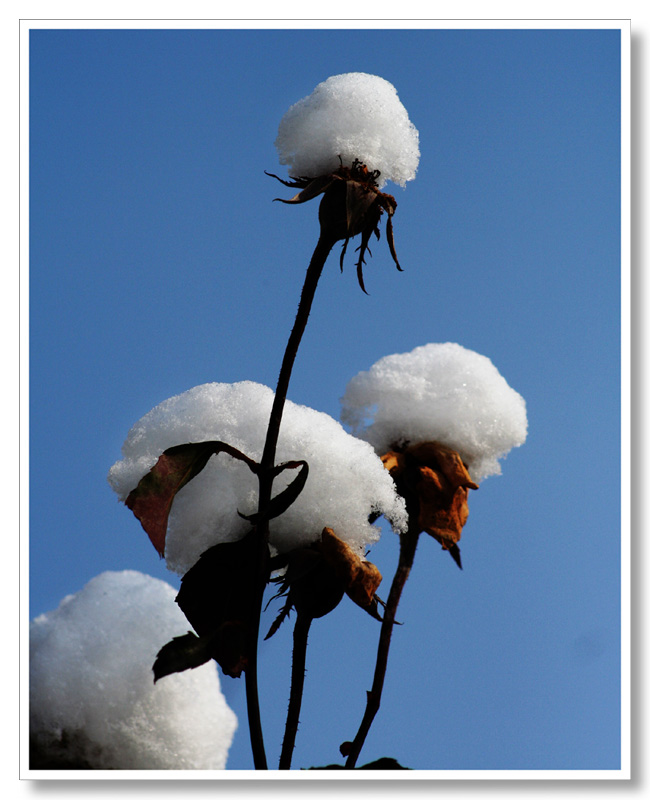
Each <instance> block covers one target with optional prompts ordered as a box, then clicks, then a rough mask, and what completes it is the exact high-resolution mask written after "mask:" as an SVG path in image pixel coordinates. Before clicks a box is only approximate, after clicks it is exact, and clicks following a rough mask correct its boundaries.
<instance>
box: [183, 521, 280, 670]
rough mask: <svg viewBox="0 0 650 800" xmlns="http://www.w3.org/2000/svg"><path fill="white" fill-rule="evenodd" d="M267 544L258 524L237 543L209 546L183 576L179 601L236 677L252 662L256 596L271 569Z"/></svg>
mask: <svg viewBox="0 0 650 800" xmlns="http://www.w3.org/2000/svg"><path fill="white" fill-rule="evenodd" d="M268 560H269V552H268V545H267V544H266V543H265V542H264V541H263V539H262V537H260V536H259V535H258V533H257V531H256V530H255V529H253V530H252V531H250V533H248V534H247V535H246V536H244V537H243V538H242V539H240V540H239V541H236V542H225V543H223V544H217V545H215V546H214V547H211V548H210V549H209V550H206V551H205V553H203V555H202V556H201V558H200V559H199V560H198V561H197V562H196V564H195V565H194V566H193V567H192V569H190V570H189V572H187V573H186V574H185V575H184V577H183V579H182V581H181V588H180V591H179V592H178V595H177V597H176V602H177V603H178V605H179V606H180V608H181V609H182V611H183V613H184V614H185V616H186V617H187V619H188V620H189V622H190V624H191V625H192V627H193V628H194V630H195V631H196V632H197V633H198V634H199V636H200V637H201V639H205V640H206V641H209V644H210V656H211V657H212V658H214V659H215V660H216V661H217V662H218V663H219V665H220V666H221V668H222V670H223V672H224V673H225V674H226V675H230V676H231V677H233V678H237V677H239V676H240V675H241V673H242V671H244V670H245V669H246V666H247V664H248V658H249V653H248V647H249V636H248V634H249V632H250V631H251V630H252V628H251V626H254V625H256V624H257V620H256V601H255V598H256V595H257V591H258V589H259V585H260V582H262V581H264V582H266V579H267V577H268V574H269V564H268Z"/></svg>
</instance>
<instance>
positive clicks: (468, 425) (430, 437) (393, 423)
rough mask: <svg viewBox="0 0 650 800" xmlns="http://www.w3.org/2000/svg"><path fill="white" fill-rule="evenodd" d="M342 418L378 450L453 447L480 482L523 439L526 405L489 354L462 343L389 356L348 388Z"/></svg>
mask: <svg viewBox="0 0 650 800" xmlns="http://www.w3.org/2000/svg"><path fill="white" fill-rule="evenodd" d="M341 404H342V411H341V419H342V420H343V422H344V423H345V424H346V425H349V426H350V427H351V429H352V431H353V433H354V434H355V435H356V436H359V437H360V438H362V439H364V440H366V441H367V442H369V443H370V444H372V446H373V447H374V448H375V449H376V450H377V452H379V453H384V452H386V451H388V450H389V449H390V448H391V446H392V445H393V444H401V443H404V442H412V443H415V442H421V441H438V442H440V443H441V444H446V445H448V446H449V447H453V448H454V449H455V450H457V451H458V452H459V453H460V455H461V457H462V458H463V461H465V463H466V464H467V467H468V469H469V472H470V475H471V476H472V478H473V479H474V480H475V481H480V480H482V479H483V478H486V477H487V476H489V475H498V474H500V472H501V467H500V466H499V461H498V460H499V459H500V458H502V457H503V456H505V455H506V454H507V453H508V452H509V451H510V450H511V449H512V448H513V447H518V446H519V445H521V444H523V443H524V441H525V440H526V434H527V428H528V422H527V418H526V403H525V401H524V399H523V397H521V395H520V394H518V393H517V392H516V391H515V390H514V389H511V388H510V386H508V384H507V383H506V381H505V379H504V378H503V377H502V376H501V374H500V373H499V371H498V370H497V368H496V367H495V366H494V364H493V363H492V362H491V361H490V359H489V358H486V356H482V355H479V354H478V353H475V352H473V351H472V350H467V349H466V348H464V347H462V346H461V345H459V344H453V343H450V342H448V343H446V344H427V345H424V346H423V347H416V348H415V350H413V351H411V352H410V353H402V354H397V355H391V356H386V357H385V358H381V359H380V360H379V361H377V362H376V363H375V364H374V365H373V366H372V367H371V368H370V369H369V370H368V371H367V372H360V373H359V374H358V375H356V376H355V377H354V378H353V379H352V380H351V381H350V382H349V383H348V385H347V387H346V390H345V395H344V397H343V398H342V400H341Z"/></svg>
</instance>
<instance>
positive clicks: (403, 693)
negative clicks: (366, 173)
mask: <svg viewBox="0 0 650 800" xmlns="http://www.w3.org/2000/svg"><path fill="white" fill-rule="evenodd" d="M30 52H31V57H30V82H31V101H30V125H31V129H30V154H31V163H30V206H31V207H30V220H31V235H30V270H31V273H30V283H31V296H30V303H31V305H30V316H31V341H30V358H31V361H30V369H31V397H30V400H31V408H30V413H31V452H30V458H31V519H30V543H31V603H32V605H31V610H30V614H31V615H32V616H34V615H35V614H38V613H41V612H43V611H48V610H50V609H52V608H54V607H55V606H57V605H58V603H59V601H60V600H61V598H62V597H63V596H64V595H66V594H69V593H72V592H76V591H78V590H79V589H80V588H82V586H83V585H84V584H85V583H86V582H87V581H88V580H90V579H91V578H92V577H93V576H95V575H97V574H98V573H100V572H103V571H104V570H122V569H137V570H140V571H142V572H146V573H149V574H151V575H154V576H157V577H161V578H164V579H165V580H168V581H169V582H171V583H173V584H174V585H178V578H177V577H176V576H175V575H173V574H172V573H170V572H168V571H167V570H166V568H165V565H164V562H160V561H159V559H158V556H157V555H156V553H155V551H154V549H153V547H152V546H151V544H150V543H149V541H148V539H147V537H146V535H145V534H144V532H143V531H142V529H141V528H140V525H139V523H138V522H137V521H136V520H135V518H134V517H133V516H132V515H131V513H130V512H129V511H128V510H127V509H125V508H124V506H122V505H120V504H119V503H118V502H117V500H116V498H115V496H114V495H113V493H112V491H111V490H110V488H109V486H108V483H107V481H106V473H107V471H108V469H109V467H110V466H111V465H112V464H113V462H114V461H115V460H117V458H119V455H120V446H121V443H122V441H123V440H124V438H125V436H126V433H127V432H128V429H129V427H130V426H131V425H132V424H133V423H134V422H135V421H136V420H137V419H139V418H140V417H141V416H142V415H143V414H144V413H146V412H147V411H148V410H150V409H151V408H152V407H153V406H155V405H156V404H157V403H159V402H160V401H161V400H163V399H165V398H167V397H170V396H172V395H174V394H178V393H180V392H182V391H185V390H186V389H189V388H190V387H192V386H195V385H197V384H201V383H205V382H208V381H238V380H245V379H250V380H254V381H258V382H260V383H265V384H268V385H270V386H275V381H276V378H277V372H278V369H279V365H280V360H281V357H282V353H283V351H284V346H285V343H286V338H287V336H288V333H289V331H290V328H291V326H292V324H293V317H294V313H295V309H296V306H297V301H298V296H299V292H300V288H301V285H302V278H303V275H304V270H305V268H306V265H307V262H308V260H309V256H310V254H311V251H312V248H313V246H314V244H315V241H316V236H317V232H318V224H317V206H316V203H310V204H307V205H304V206H299V207H289V206H285V205H282V204H280V203H273V202H272V200H273V198H274V197H277V196H278V194H280V195H282V196H285V194H284V190H283V187H281V186H280V185H279V184H277V183H276V182H274V181H272V180H271V179H270V178H268V177H266V176H265V175H264V170H268V171H271V172H280V174H285V173H284V172H283V168H282V167H280V166H279V164H278V161H277V155H276V152H275V148H274V144H273V143H274V140H275V136H276V133H277V126H278V123H279V121H280V119H281V117H282V115H283V114H284V112H285V111H286V110H287V108H288V107H289V106H290V105H291V104H292V103H294V102H295V101H297V100H298V99H300V98H302V97H303V96H305V95H306V94H308V93H309V92H311V90H312V89H313V88H314V87H315V86H316V84H317V83H319V82H320V81H322V80H324V79H325V78H327V77H329V76H330V75H334V74H338V73H342V72H350V71H362V72H369V73H374V74H377V75H380V76H382V77H384V78H386V79H387V80H389V81H391V82H392V83H393V84H394V85H395V87H396V88H397V90H398V93H399V96H400V99H401V100H402V102H403V103H404V105H405V106H406V108H407V110H408V112H409V115H410V117H411V120H412V121H413V122H414V124H415V125H416V127H417V128H418V129H419V132H420V147H421V153H422V156H421V162H420V168H419V172H418V176H417V179H416V180H415V181H414V182H412V183H410V184H409V185H408V186H407V188H406V189H405V190H402V189H400V188H399V187H392V185H389V186H388V187H387V190H388V191H393V192H394V194H395V197H396V199H397V202H398V209H397V212H396V216H395V220H394V222H395V240H396V247H397V252H398V255H399V257H400V262H401V264H402V266H403V268H404V272H403V273H398V272H397V271H396V270H395V268H394V266H393V264H392V260H391V258H390V255H389V253H388V249H387V247H386V243H385V239H384V238H383V237H382V240H381V241H380V242H379V243H377V244H376V245H375V246H373V248H372V249H373V257H372V259H371V260H370V261H369V264H368V267H367V269H366V270H365V279H366V287H367V289H368V291H369V293H370V296H366V295H364V294H363V293H362V292H361V291H360V289H359V288H358V286H357V283H356V276H355V273H354V266H353V261H352V259H350V258H349V259H348V263H347V265H346V268H345V270H344V272H343V274H340V272H339V268H338V258H337V257H336V256H332V257H331V259H330V263H329V266H328V267H327V269H326V272H325V274H324V276H323V278H322V282H321V285H320V287H319V291H318V293H317V296H316V301H315V306H314V310H313V313H312V316H311V319H310V324H309V327H308V330H307V333H306V336H305V339H304V341H303V345H302V348H301V351H300V354H299V357H298V361H297V365H296V369H295V371H294V376H293V379H292V383H291V387H290V391H289V397H290V399H292V400H294V401H295V402H298V403H304V404H306V405H310V406H312V407H314V408H317V409H319V410H322V411H326V412H328V413H329V414H331V415H332V416H334V417H338V414H339V397H340V396H341V395H342V394H343V391H344V389H345V386H346V383H347V381H348V380H349V379H350V378H351V377H352V376H353V375H355V374H356V373H357V372H358V371H360V370H362V369H367V368H368V367H369V366H370V365H371V364H372V363H374V362H375V361H376V360H377V359H378V358H380V357H381V356H383V355H387V354H389V353H396V352H404V351H407V350H411V349H412V348H413V347H416V346H418V345H421V344H425V343H427V342H445V341H454V342H458V343H460V344H462V345H463V346H465V347H469V348H471V349H473V350H476V351H478V352H479V353H482V354H484V355H486V356H488V357H489V358H491V359H492V361H493V362H494V364H495V365H496V366H497V367H498V369H499V370H500V371H501V373H502V374H503V375H504V377H505V378H506V380H507V381H508V382H509V383H510V385H511V386H512V387H513V388H515V389H516V390H517V391H518V392H520V393H521V394H522V395H523V396H524V398H525V399H526V401H527V404H528V417H529V436H528V441H527V443H526V444H525V445H524V446H523V447H521V448H520V449H518V450H516V451H514V452H513V453H512V454H511V455H510V456H509V457H508V458H507V459H506V460H505V462H504V464H503V475H502V476H501V477H494V478H490V479H488V480H486V481H485V482H484V483H483V484H482V485H481V488H480V490H479V491H478V492H475V493H473V494H472V496H471V497H470V503H471V505H470V520H469V522H468V524H467V526H466V528H465V531H464V533H463V538H462V541H461V548H462V554H463V565H464V570H463V571H462V572H461V571H459V570H458V569H457V568H456V566H455V565H454V563H453V562H452V560H451V559H450V558H449V556H448V555H447V554H445V553H443V552H442V551H441V550H440V548H439V546H438V545H437V544H436V543H435V542H434V541H433V540H430V539H426V540H425V537H422V540H421V544H420V547H419V550H418V555H417V558H416V563H415V568H414V571H413V574H412V578H411V580H410V582H409V583H408V584H407V588H406V592H405V596H404V599H403V602H402V605H401V606H400V611H399V615H398V616H399V618H400V620H401V621H403V623H404V624H403V626H401V627H400V628H398V629H396V631H395V634H394V638H393V648H392V653H391V660H390V663H389V672H388V678H387V683H386V689H385V693H384V702H383V705H382V708H381V711H380V713H379V715H378V718H377V719H376V721H375V724H374V726H373V729H372V731H371V734H370V736H369V738H368V740H367V743H366V747H365V749H364V751H363V753H362V756H361V759H360V762H359V763H366V762H367V761H370V760H373V759H374V758H378V757H380V756H393V757H395V758H397V759H398V760H399V761H400V762H402V763H403V764H405V765H407V766H410V767H412V768H416V769H468V770H471V769H541V770H556V769H618V768H619V766H620V724H619V720H620V716H619V715H620V702H619V699H620V519H619V513H620V491H619V474H620V473H619V470H620V450H619V448H620V441H619V423H620V395H619V369H620V357H619V348H620V336H619V325H620V312H619V308H620V255H619V248H620V225H619V213H620V188H619V181H620V169H619V164H620V88H619V81H620V70H619V59H620V34H619V31H618V30H616V29H614V30H548V31H537V30H529V31H527V30H511V31H506V30H503V31H500V30H476V31H469V30H449V31H426V30H421V31H331V30H329V31H320V30H313V31H289V30H278V31H243V30H238V31H219V30H214V31H190V30H174V31H145V30H138V31H135V30H134V31H129V30H126V31H119V30H74V31H66V30H37V31H33V32H32V34H31V51H30ZM288 192H290V190H287V193H288ZM286 196H289V195H288V194H287V195H286ZM350 252H351V251H350ZM348 255H349V254H348ZM370 558H371V560H373V561H374V562H375V563H376V564H377V565H378V566H379V568H380V569H381V571H382V573H383V574H384V581H385V584H384V586H382V588H381V589H380V592H379V593H380V594H382V589H383V592H384V595H385V594H387V591H388V585H389V583H390V579H391V577H392V572H393V569H394V565H395V563H396V559H397V539H396V537H395V535H394V534H392V533H389V532H387V533H386V534H385V535H384V536H383V537H382V540H381V541H380V543H379V544H378V545H377V546H376V547H375V548H374V549H373V551H372V553H371V556H370ZM276 612H277V607H276V606H273V607H272V608H271V609H270V610H269V612H267V615H266V616H267V618H268V619H267V620H266V622H263V625H268V624H270V622H271V621H272V619H273V618H274V615H275V613H276ZM291 630H292V624H287V623H285V625H284V627H283V628H282V629H281V631H280V632H279V633H278V634H277V635H276V636H275V637H274V638H273V639H272V640H271V641H270V642H267V643H264V644H262V646H261V651H260V652H261V655H260V669H261V672H262V681H261V692H262V714H263V722H264V727H265V732H266V738H267V750H268V754H269V759H270V763H271V764H275V763H277V757H278V755H279V747H280V742H281V737H282V730H283V725H284V715H285V712H286V705H287V700H288V691H289V663H290V645H291ZM378 632H379V625H378V623H376V622H375V621H374V620H372V619H370V618H369V617H367V616H366V615H365V614H364V613H363V612H362V611H360V610H359V609H357V607H356V606H353V604H352V603H351V602H349V601H344V602H343V603H341V605H340V606H339V607H338V609H337V610H336V611H335V612H334V613H332V614H331V615H330V616H329V617H328V618H326V619H324V620H321V621H317V622H315V623H314V626H313V627H312V634H311V640H310V641H311V645H310V651H309V653H308V661H307V681H306V690H305V698H304V705H303V713H302V724H301V727H300V731H299V735H298V741H297V747H296V752H295V757H294V765H295V766H296V767H306V766H310V765H315V764H328V763H333V762H340V761H341V759H340V757H339V755H338V746H339V744H340V743H341V742H342V741H344V740H346V739H351V738H353V736H354V733H355V732H356V729H357V726H358V723H359V721H360V719H361V715H362V712H363V707H364V704H365V691H366V689H369V688H370V684H371V680H372V671H373V666H374V656H375V648H376V641H377V636H378ZM179 633H184V631H179ZM222 686H223V688H224V691H225V693H226V695H227V697H228V700H229V702H230V704H231V706H232V707H233V708H234V710H235V711H236V712H237V714H238V716H239V718H240V729H239V732H238V734H237V735H236V738H235V743H234V745H233V748H232V750H231V756H230V760H229V767H231V768H239V769H248V768H250V767H251V764H252V762H251V758H250V754H249V744H248V737H247V730H246V721H245V704H244V684H243V681H236V680H232V679H230V678H227V677H222Z"/></svg>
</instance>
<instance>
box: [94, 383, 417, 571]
mask: <svg viewBox="0 0 650 800" xmlns="http://www.w3.org/2000/svg"><path fill="white" fill-rule="evenodd" d="M272 402H273V391H272V390H271V389H269V388H268V387H267V386H262V385H260V384H257V383H253V382H251V381H243V382H241V383H234V384H226V383H207V384H203V385H202V386H196V387H195V388H193V389H190V390H189V391H187V392H184V393H183V394H180V395H177V396H176V397H172V398H170V399H169V400H166V401H164V402H163V403H161V404H160V405H158V406H156V407H155V408H154V409H153V410H152V411H150V412H149V413H148V414H146V415H145V416H144V417H143V418H142V419H141V420H140V421H139V422H137V423H136V424H135V425H134V426H133V428H132V429H131V431H130V432H129V434H128V436H127V439H126V442H125V443H124V446H123V448H122V454H123V459H122V460H121V461H118V462H117V463H116V464H114V465H113V467H112V468H111V470H110V472H109V476H108V479H109V482H110V484H111V486H112V487H113V489H114V490H115V491H116V492H117V494H118V495H119V497H120V498H121V499H122V500H124V499H125V498H126V497H127V496H128V494H129V492H130V491H131V490H132V489H134V488H135V487H136V486H137V484H138V482H139V480H140V479H141V478H142V477H143V476H144V475H145V474H146V473H147V472H148V471H149V469H151V467H152V466H153V465H154V464H155V462H156V461H157V459H158V457H159V456H160V455H161V453H162V452H163V451H164V450H166V449H167V448H169V447H172V446H173V445H178V444H184V443H186V442H202V441H212V440H216V441H223V442H226V443H228V444H230V445H232V446H234V447H236V448H237V449H239V450H241V451H242V452H243V453H244V454H245V455H247V456H249V457H250V458H253V459H254V460H256V461H259V460H260V458H261V455H262V450H263V447H264V441H265V437H266V430H267V426H268V421H269V415H270V412H271V405H272ZM291 460H306V461H307V463H308V464H309V477H308V479H307V483H306V486H305V488H304V489H303V491H302V493H301V494H300V496H299V497H298V499H297V500H296V502H295V503H293V505H291V506H290V507H289V509H288V510H287V511H286V512H285V513H284V514H282V516H280V517H277V518H276V519H273V520H271V523H270V533H271V537H270V542H271V544H272V545H273V546H274V547H275V548H277V550H278V551H280V552H286V551H288V550H293V549H296V548H299V547H305V546H307V545H309V544H310V543H311V542H314V541H316V540H317V539H319V538H320V535H321V532H322V530H323V528H324V527H330V528H332V529H334V531H336V534H337V536H339V537H340V538H341V539H343V540H344V541H346V542H347V543H348V544H349V545H350V546H352V547H353V548H355V550H356V551H357V552H359V553H363V552H364V550H365V547H366V545H368V544H371V543H372V542H375V541H376V540H377V539H378V538H379V529H378V528H377V527H375V526H374V525H371V524H370V523H369V522H368V515H369V513H370V512H371V511H377V512H378V513H380V514H383V515H384V516H385V517H386V518H388V519H389V520H390V521H391V522H392V524H393V526H394V527H395V528H397V529H402V528H403V527H404V526H405V524H406V511H405V506H404V501H403V500H402V498H401V497H399V496H398V495H397V493H396V492H395V487H394V484H393V481H392V479H391V477H390V475H389V474H388V472H387V471H386V470H385V469H384V467H383V465H382V463H381V461H380V459H379V458H378V456H377V454H376V453H375V452H374V450H373V448H372V447H371V446H370V445H369V444H367V443H366V442H363V441H361V440H360V439H357V438H355V437H354V436H351V435H350V434H349V433H347V432H346V431H345V430H344V429H343V427H342V426H341V425H340V423H338V422H337V421H336V420H334V419H332V417H330V416H328V415H327V414H323V413H322V412H319V411H315V410H314V409H311V408H307V407H306V406H299V405H296V404H294V403H292V402H290V401H287V403H286V405H285V409H284V415H283V418H282V426H281V428H280V438H279V441H278V448H277V455H276V463H282V462H285V461H291ZM295 475H296V473H295V471H294V470H286V471H285V472H283V473H282V474H281V475H280V476H279V478H278V479H277V480H276V481H275V482H274V488H273V492H274V494H277V493H278V492H279V491H281V490H282V489H283V488H284V487H285V486H286V485H287V484H288V483H289V482H290V481H291V480H292V479H293V478H295ZM257 490H258V483H257V477H256V476H255V475H253V474H252V473H251V471H250V470H249V469H248V467H247V466H246V465H245V464H243V463H242V462H240V461H238V460H235V459H233V458H231V457H230V456H228V455H226V454H225V453H220V454H219V455H217V456H213V457H212V458H211V459H210V461H209V463H208V465H207V466H206V467H205V469H204V470H203V471H202V472H201V473H200V474H199V475H197V477H195V478H194V479H193V480H191V481H190V482H189V483H188V484H187V485H186V486H184V487H183V488H182V489H181V491H180V492H179V493H178V495H177V497H176V499H175V500H174V504H173V506H172V510H171V515H170V518H169V526H168V531H167V540H166V548H165V558H166V561H167V566H168V567H169V569H172V570H175V571H177V572H179V573H180V574H184V573H185V572H186V571H187V570H188V569H189V568H190V567H191V566H193V564H195V563H196V561H197V560H198V558H199V556H200V555H201V554H202V553H203V552H204V551H205V550H207V549H208V548H209V547H212V546H213V545H215V544H219V543H220V542H227V541H234V540H237V539H239V538H241V537H242V536H243V535H244V534H245V533H246V531H247V530H249V527H250V526H249V523H247V522H246V521H245V520H243V519H242V518H241V517H240V516H239V514H238V513H237V512H238V511H239V512H241V513H242V514H246V515H250V514H252V513H255V512H256V511H257V499H258V491H257Z"/></svg>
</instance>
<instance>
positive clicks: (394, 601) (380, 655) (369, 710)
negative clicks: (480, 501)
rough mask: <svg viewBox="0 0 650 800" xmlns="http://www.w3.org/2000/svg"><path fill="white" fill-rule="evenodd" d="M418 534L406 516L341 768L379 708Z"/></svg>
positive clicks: (351, 759) (351, 762) (353, 759)
mask: <svg viewBox="0 0 650 800" xmlns="http://www.w3.org/2000/svg"><path fill="white" fill-rule="evenodd" d="M419 536H420V530H419V526H418V525H417V521H416V520H415V519H413V518H412V517H411V518H410V519H409V527H408V530H407V531H406V533H403V534H401V535H400V550H399V562H398V564H397V569H396V571H395V576H394V577H393V582H392V584H391V587H390V592H389V594H388V600H387V601H386V608H385V609H384V618H383V621H382V623H381V631H380V634H379V645H378V647H377V661H376V664H375V675H374V678H373V682H372V689H371V690H370V691H369V692H368V693H367V701H366V710H365V713H364V715H363V719H362V720H361V725H360V726H359V730H358V731H357V735H356V736H355V737H354V741H353V742H352V744H351V746H350V749H349V751H348V758H347V761H346V762H345V769H354V767H355V765H356V763H357V759H358V757H359V754H360V752H361V748H362V747H363V745H364V743H365V741H366V737H367V735H368V731H369V730H370V726H371V725H372V723H373V720H374V719H375V716H376V715H377V712H378V711H379V706H380V704H381V694H382V691H383V688H384V679H385V677H386V668H387V665H388V653H389V650H390V642H391V636H392V633H393V625H394V624H395V614H396V612H397V606H398V605H399V601H400V598H401V596H402V591H403V589H404V585H405V584H406V581H407V579H408V577H409V574H410V572H411V567H412V566H413V560H414V558H415V550H416V548H417V544H418V538H419Z"/></svg>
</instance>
